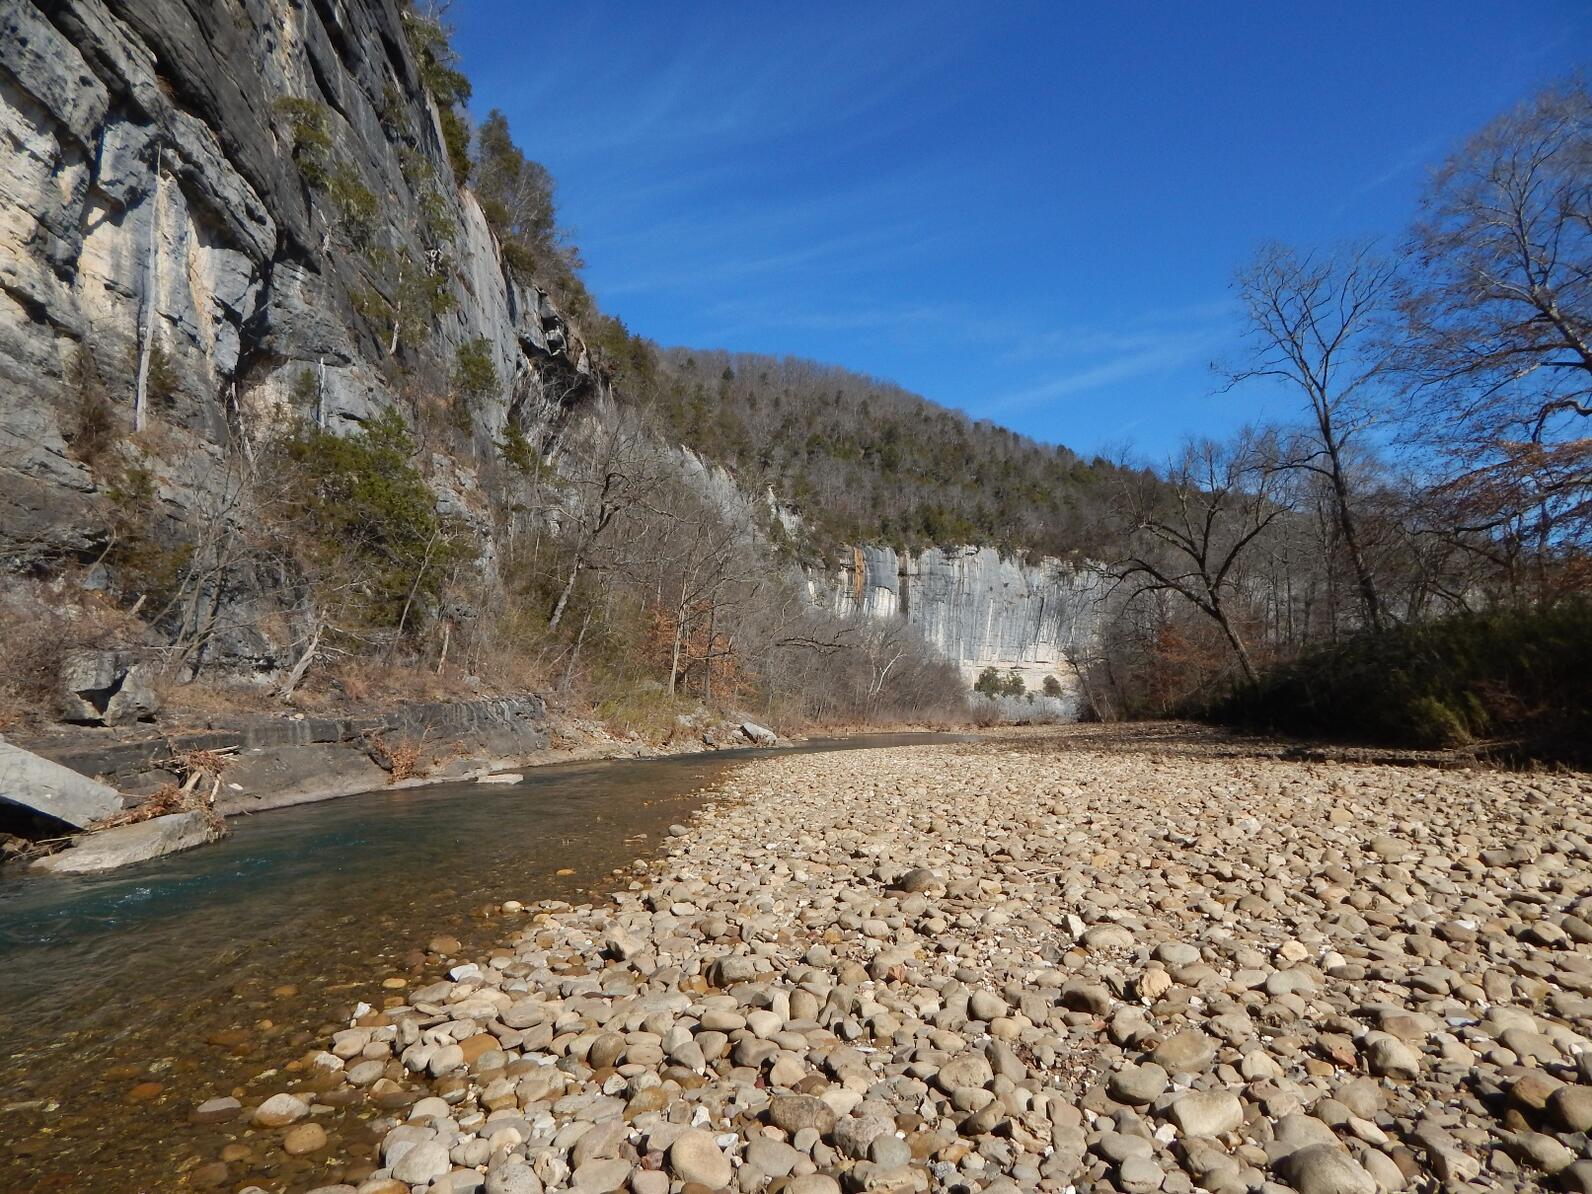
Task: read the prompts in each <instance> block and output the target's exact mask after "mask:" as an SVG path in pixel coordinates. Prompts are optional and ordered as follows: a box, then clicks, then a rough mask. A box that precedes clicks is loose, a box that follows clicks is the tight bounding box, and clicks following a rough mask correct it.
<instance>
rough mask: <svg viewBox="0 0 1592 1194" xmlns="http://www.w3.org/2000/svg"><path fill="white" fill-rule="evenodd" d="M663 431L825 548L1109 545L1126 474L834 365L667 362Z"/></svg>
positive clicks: (676, 353) (660, 396)
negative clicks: (1113, 488)
mask: <svg viewBox="0 0 1592 1194" xmlns="http://www.w3.org/2000/svg"><path fill="white" fill-rule="evenodd" d="M652 393H653V394H654V395H655V397H654V398H653V402H654V406H655V409H656V411H657V413H658V416H659V418H660V420H661V421H662V423H663V425H664V426H665V427H667V428H668V429H669V430H670V431H671V432H673V433H674V434H677V435H678V436H679V437H680V439H681V440H682V442H684V443H687V444H690V445H691V446H692V447H693V448H695V449H696V450H698V451H700V452H702V453H703V454H705V455H707V456H708V457H709V458H711V459H714V460H718V461H722V462H724V463H725V464H727V465H728V466H729V467H731V468H732V469H734V470H735V472H736V473H737V475H739V476H741V477H744V478H747V479H749V480H756V481H759V482H763V483H766V484H768V485H769V486H771V487H772V488H773V490H774V492H775V493H776V494H777V495H779V497H780V499H781V500H782V501H785V502H788V503H790V504H791V505H792V506H793V507H794V508H795V509H796V510H797V511H798V512H799V513H800V514H801V515H802V517H803V519H804V520H806V521H807V522H808V523H809V524H810V525H811V526H812V527H813V528H814V530H815V531H816V532H817V533H818V534H819V536H820V541H821V542H824V543H829V544H834V543H881V544H888V545H890V546H893V547H897V548H905V549H920V548H924V547H931V546H947V545H955V544H975V545H992V546H996V547H999V548H1001V549H1002V550H1003V551H1006V552H1009V553H1013V554H1027V555H1051V556H1058V557H1082V556H1089V555H1091V554H1092V553H1096V552H1098V551H1099V550H1100V548H1101V547H1102V540H1101V534H1102V530H1103V527H1102V523H1101V516H1102V513H1103V507H1104V505H1105V503H1106V502H1107V501H1108V500H1109V497H1108V492H1107V486H1108V483H1109V481H1110V479H1111V477H1112V476H1113V475H1114V473H1115V471H1116V470H1114V469H1113V468H1111V467H1110V466H1109V465H1107V464H1106V463H1105V462H1103V461H1099V460H1096V461H1093V462H1086V461H1084V460H1081V459H1080V458H1079V457H1078V456H1077V455H1076V454H1074V453H1073V452H1071V451H1069V450H1068V449H1067V448H1065V447H1062V446H1054V447H1052V446H1049V445H1045V444H1040V443H1037V442H1035V441H1034V440H1031V439H1028V438H1027V437H1025V436H1021V435H1017V434H1016V433H1014V432H1012V431H1009V430H1007V429H1006V428H1005V427H1001V426H999V425H998V424H995V423H991V422H988V421H984V420H974V419H970V418H969V417H968V416H966V415H964V414H962V413H961V412H960V411H953V410H947V409H946V408H945V407H942V406H937V405H936V404H934V403H932V402H929V401H926V400H925V399H923V398H921V397H919V396H918V395H916V394H913V393H910V392H909V391H907V390H904V389H902V388H901V387H900V386H897V385H895V384H893V383H891V382H887V381H881V380H879V379H877V378H871V377H866V376H863V375H860V374H856V373H852V372H850V371H848V370H845V369H841V368H838V367H836V366H832V365H821V364H817V363H815V362H812V361H806V360H800V359H797V358H791V357H765V356H754V355H747V354H734V353H725V352H718V351H708V350H697V349H669V350H667V351H665V352H663V353H662V354H660V360H659V365H658V368H657V376H656V380H655V381H654V385H653V388H652Z"/></svg>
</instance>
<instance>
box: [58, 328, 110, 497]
mask: <svg viewBox="0 0 1592 1194" xmlns="http://www.w3.org/2000/svg"><path fill="white" fill-rule="evenodd" d="M65 397H66V402H67V407H68V409H67V420H66V425H65V426H64V427H63V428H62V430H63V432H64V433H65V438H66V441H67V446H68V450H69V451H70V452H71V453H72V455H73V456H74V457H75V458H76V459H78V460H79V461H81V462H82V463H84V464H86V465H88V467H89V468H93V467H94V466H95V465H96V464H98V463H99V462H100V460H101V459H102V458H103V457H104V456H105V454H106V453H107V452H108V451H110V449H111V448H112V447H113V446H115V444H116V441H117V440H118V438H120V435H121V426H120V421H119V420H118V419H117V417H116V408H115V407H114V406H113V405H112V404H111V398H110V394H109V392H108V391H107V390H106V388H105V382H104V380H103V379H102V378H101V377H100V372H99V366H98V365H97V364H96V363H95V361H94V353H93V352H92V351H91V350H90V349H89V347H88V346H87V345H86V344H80V345H79V346H78V348H77V351H76V352H74V353H73V354H72V359H71V360H70V361H69V362H67V366H66V389H65Z"/></svg>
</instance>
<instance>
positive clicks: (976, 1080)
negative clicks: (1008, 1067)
mask: <svg viewBox="0 0 1592 1194" xmlns="http://www.w3.org/2000/svg"><path fill="white" fill-rule="evenodd" d="M994 1077H995V1071H994V1069H993V1068H992V1067H991V1066H990V1063H989V1058H987V1057H985V1056H984V1055H983V1054H982V1053H975V1052H973V1051H972V1050H971V1049H969V1050H967V1051H966V1052H963V1053H958V1054H957V1055H956V1056H955V1057H953V1058H951V1060H950V1061H948V1062H946V1063H945V1064H944V1065H942V1066H941V1067H940V1069H939V1072H938V1073H936V1074H935V1075H934V1084H935V1085H936V1086H938V1087H939V1088H940V1089H941V1090H943V1091H944V1092H945V1093H946V1094H950V1093H951V1092H952V1091H953V1090H960V1089H962V1088H963V1087H968V1086H974V1087H981V1086H987V1085H989V1083H990V1081H991V1080H992V1079H993V1078H994Z"/></svg>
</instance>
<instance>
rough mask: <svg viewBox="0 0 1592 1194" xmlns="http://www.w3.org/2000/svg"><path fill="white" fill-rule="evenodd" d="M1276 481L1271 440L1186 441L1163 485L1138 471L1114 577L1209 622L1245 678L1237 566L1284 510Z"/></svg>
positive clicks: (1248, 669)
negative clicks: (1172, 597)
mask: <svg viewBox="0 0 1592 1194" xmlns="http://www.w3.org/2000/svg"><path fill="white" fill-rule="evenodd" d="M1127 475H1129V474H1128V473H1127V472H1126V470H1124V476H1127ZM1279 476H1280V472H1279V469H1278V467H1277V464H1276V453H1275V443H1274V440H1273V439H1272V437H1270V436H1266V435H1260V434H1256V433H1253V432H1245V433H1243V434H1242V435H1240V436H1239V437H1238V439H1237V440H1235V441H1234V442H1233V443H1232V444H1218V443H1216V442H1214V441H1211V440H1202V441H1199V442H1196V443H1189V444H1187V445H1186V446H1185V447H1184V449H1183V451H1182V453H1181V454H1180V455H1179V456H1178V457H1177V458H1176V459H1175V460H1174V461H1173V462H1172V463H1171V465H1170V466H1169V467H1168V469H1167V474H1166V477H1165V479H1164V480H1163V479H1161V478H1158V477H1155V476H1154V475H1153V474H1149V473H1140V474H1137V476H1136V478H1135V480H1134V481H1133V482H1131V483H1128V484H1126V485H1125V487H1124V492H1123V499H1124V506H1123V508H1124V512H1125V513H1126V514H1127V515H1128V519H1129V525H1128V526H1127V527H1126V528H1125V530H1126V531H1127V535H1126V544H1127V551H1126V554H1125V555H1124V556H1123V557H1122V558H1121V559H1119V560H1117V561H1116V562H1115V564H1114V565H1113V567H1112V574H1113V575H1114V577H1115V578H1116V580H1117V581H1118V583H1119V584H1125V585H1127V586H1129V587H1130V590H1131V595H1138V594H1143V593H1173V594H1176V595H1177V596H1179V597H1182V598H1183V599H1184V600H1185V601H1187V602H1188V603H1189V604H1190V605H1192V606H1194V608H1196V609H1198V610H1199V611H1200V612H1201V613H1203V614H1204V615H1205V616H1206V617H1208V618H1210V619H1211V621H1213V622H1214V623H1216V625H1217V626H1218V627H1219V628H1220V630H1221V632H1222V636H1223V638H1225V639H1226V641H1227V643H1228V645H1229V646H1230V647H1231V648H1232V651H1233V658H1234V659H1235V660H1236V661H1237V663H1238V666H1239V669H1240V670H1241V671H1242V672H1243V673H1244V677H1245V678H1246V679H1248V680H1253V679H1255V675H1256V673H1255V665H1254V661H1253V659H1252V657H1251V653H1250V648H1249V645H1248V643H1247V642H1246V641H1245V637H1244V633H1243V630H1242V627H1241V625H1240V615H1239V609H1240V607H1241V606H1242V604H1243V584H1242V582H1243V575H1242V572H1241V570H1240V567H1239V565H1240V562H1241V561H1242V559H1243V557H1244V554H1245V552H1246V551H1247V550H1248V549H1249V547H1250V546H1251V545H1252V544H1253V543H1254V542H1255V540H1256V539H1257V538H1258V537H1259V536H1260V535H1261V534H1262V533H1263V532H1264V531H1265V530H1266V528H1267V527H1269V526H1271V524H1272V523H1273V522H1275V521H1276V520H1277V519H1278V518H1279V517H1280V516H1281V515H1282V514H1283V512H1284V510H1285V509H1286V507H1285V506H1283V505H1282V504H1281V503H1280V502H1279V501H1278V492H1277V489H1278V486H1277V479H1278V477H1279Z"/></svg>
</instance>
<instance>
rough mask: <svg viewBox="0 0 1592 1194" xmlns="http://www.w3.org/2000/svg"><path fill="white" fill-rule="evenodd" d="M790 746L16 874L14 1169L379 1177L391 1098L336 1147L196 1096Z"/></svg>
mask: <svg viewBox="0 0 1592 1194" xmlns="http://www.w3.org/2000/svg"><path fill="white" fill-rule="evenodd" d="M954 740H956V739H954V738H952V737H950V736H947V735H937V734H889V735H867V736H860V737H854V738H845V739H828V740H816V741H813V742H810V743H807V744H805V745H804V746H800V747H796V748H792V749H797V750H804V751H814V750H838V749H855V748H859V747H871V746H900V745H910V744H914V743H932V742H944V741H954ZM768 753H772V752H769V751H755V750H746V751H728V752H722V753H719V754H715V755H683V756H676V757H672V758H663V759H649V760H635V761H630V760H625V761H608V762H600V763H576V764H560V765H556V766H550V767H540V768H535V769H532V770H529V771H527V772H526V773H525V778H524V779H523V780H522V781H521V782H520V783H517V784H512V785H502V786H498V785H489V784H473V783H472V784H448V785H438V786H436V787H430V788H410V789H403V790H400V791H385V792H372V793H368V794H366V795H363V796H354V797H348V798H345V799H340V800H333V801H326V802H323V803H319V804H312V805H300V806H297V807H294V808H287V809H280V810H277V811H274V812H269V813H261V814H258V815H255V816H252V817H243V818H236V819H234V820H233V822H232V829H233V832H232V835H231V836H230V837H229V838H228V839H227V840H225V841H224V842H221V843H219V844H218V845H214V846H208V847H205V848H204V849H200V850H194V851H191V852H188V853H185V854H178V855H173V856H171V857H169V858H164V859H156V860H154V861H152V862H149V863H145V864H142V865H139V866H136V867H131V868H126V869H123V870H119V871H115V872H112V873H108V874H104V875H99V876H79V877H54V876H50V877H42V878H27V879H20V880H16V879H13V880H9V881H0V1190H6V1191H9V1190H18V1191H20V1190H30V1191H32V1190H39V1191H44V1190H52V1191H79V1190H91V1189H92V1190H96V1191H107V1192H116V1191H167V1190H177V1189H189V1188H195V1189H197V1188H213V1189H218V1190H224V1191H234V1190H238V1189H240V1188H242V1187H243V1186H245V1185H248V1184H251V1183H254V1184H258V1185H261V1186H263V1187H265V1188H266V1189H268V1190H289V1189H301V1188H304V1187H305V1185H306V1184H308V1183H309V1175H310V1173H311V1172H314V1173H316V1174H325V1173H326V1172H327V1170H328V1168H331V1169H332V1170H333V1171H334V1172H335V1171H336V1169H337V1167H338V1166H339V1165H342V1166H344V1167H345V1173H346V1175H347V1176H349V1177H351V1178H357V1177H358V1176H359V1167H360V1166H361V1165H362V1164H365V1163H366V1162H367V1161H368V1157H369V1144H370V1135H369V1132H368V1130H366V1129H365V1127H364V1120H365V1119H366V1118H368V1117H369V1116H370V1115H371V1114H372V1112H371V1111H370V1110H369V1109H368V1108H365V1107H363V1106H355V1107H350V1108H349V1110H348V1112H347V1113H346V1114H345V1115H343V1116H341V1117H333V1120H332V1122H328V1123H326V1124H325V1126H326V1127H327V1128H328V1130H329V1132H330V1133H331V1135H332V1144H331V1146H330V1148H329V1149H328V1150H326V1151H325V1152H323V1153H321V1154H319V1155H318V1156H317V1157H315V1158H313V1160H311V1159H295V1158H289V1157H287V1156H285V1154H283V1153H281V1152H280V1151H279V1150H278V1149H277V1148H276V1147H275V1145H274V1140H273V1139H272V1134H271V1133H268V1132H259V1133H257V1132H254V1131H252V1130H248V1129H245V1128H244V1126H243V1125H242V1124H241V1123H232V1124H225V1125H210V1126H197V1125H195V1124H193V1123H192V1122H191V1114H192V1109H193V1107H194V1106H195V1105H196V1104H197V1103H199V1102H201V1101H203V1100H204V1099H207V1098H211V1097H214V1096H220V1095H228V1094H231V1095H236V1096H237V1097H240V1098H242V1099H243V1100H244V1102H245V1103H246V1104H247V1103H248V1102H249V1100H250V1099H251V1098H255V1099H257V1098H259V1097H263V1096H264V1095H266V1094H270V1093H274V1092H275V1091H277V1090H282V1089H288V1088H292V1087H294V1086H297V1085H303V1084H306V1082H307V1075H305V1074H296V1073H294V1072H293V1071H290V1070H289V1071H283V1070H278V1069H276V1068H275V1067H277V1066H279V1065H281V1064H282V1063H284V1062H288V1061H291V1060H292V1059H294V1058H296V1057H299V1056H301V1055H303V1054H304V1053H305V1052H306V1051H307V1050H309V1049H312V1048H315V1047H318V1046H319V1044H320V1042H321V1041H323V1040H324V1038H325V1036H326V1034H327V1033H328V1032H329V1031H330V1030H331V1028H332V1027H333V1026H334V1025H335V1026H338V1027H340V1026H342V1025H343V1024H345V1023H346V1020H347V1017H348V1015H349V1012H350V1009H351V1008H352V1006H353V1005H354V1004H355V1003H357V1002H359V1001H365V1002H368V1003H370V1004H372V1005H373V1006H376V1007H380V1006H381V1005H382V1000H383V998H384V997H392V996H393V989H392V988H386V987H383V985H382V984H383V980H388V979H390V980H393V981H394V982H396V980H398V979H405V980H407V981H409V982H411V983H420V982H423V981H428V980H429V978H431V977H435V976H436V960H435V958H434V957H432V958H431V959H429V960H428V959H427V957H426V955H425V954H424V950H425V947H426V944H427V943H428V942H429V941H430V940H431V939H432V938H434V937H436V936H438V935H439V934H446V935H450V936H453V937H456V938H458V939H459V940H460V941H461V942H462V943H463V944H464V947H465V951H466V952H469V951H471V950H484V949H486V948H488V947H490V946H492V945H495V944H498V943H500V942H502V941H503V940H504V939H505V938H506V937H507V936H508V935H510V934H511V933H512V932H513V931H515V930H516V929H517V928H519V927H520V926H521V925H523V923H524V917H523V916H517V915H512V914H511V915H502V914H499V915H486V914H485V911H484V910H485V909H486V908H488V907H489V906H493V905H497V904H500V903H501V902H502V901H504V900H519V901H521V902H523V903H527V904H529V903H531V902H533V901H536V900H542V899H565V900H570V901H572V902H573V901H579V900H583V899H590V898H592V897H593V895H594V894H597V893H601V892H602V891H603V890H604V889H605V887H606V886H609V885H611V884H612V883H614V882H615V881H616V879H615V878H614V875H613V872H614V871H615V870H616V869H617V868H621V867H628V866H629V865H630V864H631V863H632V862H633V861H634V860H636V859H638V858H642V857H645V856H647V855H648V854H649V853H651V852H652V850H653V849H654V847H655V846H656V844H657V842H658V840H659V838H660V837H661V836H662V835H663V834H665V833H666V832H667V828H668V826H669V825H670V824H671V823H673V822H677V821H682V820H684V819H685V818H686V817H688V816H689V815H690V813H691V812H692V810H693V809H694V808H695V807H696V805H697V804H698V802H699V800H700V798H701V793H702V790H703V788H704V787H705V786H707V785H709V784H711V783H712V782H713V781H714V780H716V779H717V778H719V777H720V776H722V774H723V773H724V771H725V769H726V768H727V767H729V766H730V765H732V764H733V763H735V762H736V761H738V760H745V759H751V758H756V757H758V756H759V755H763V754H768ZM223 1158H225V1161H224V1162H223ZM322 1180H324V1179H322Z"/></svg>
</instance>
